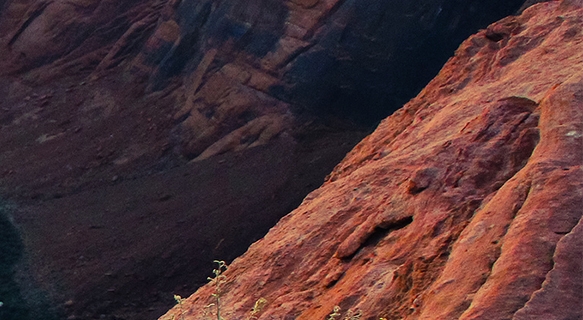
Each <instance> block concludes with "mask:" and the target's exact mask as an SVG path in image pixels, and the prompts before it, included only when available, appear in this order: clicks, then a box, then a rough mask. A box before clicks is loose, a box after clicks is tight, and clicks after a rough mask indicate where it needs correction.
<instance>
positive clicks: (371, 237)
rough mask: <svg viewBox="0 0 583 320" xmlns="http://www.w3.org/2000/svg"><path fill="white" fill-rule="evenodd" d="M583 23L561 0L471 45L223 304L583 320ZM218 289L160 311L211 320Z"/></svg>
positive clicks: (265, 251) (228, 311)
mask: <svg viewBox="0 0 583 320" xmlns="http://www.w3.org/2000/svg"><path fill="white" fill-rule="evenodd" d="M582 30H583V2H581V1H575V0H570V1H569V0H565V1H551V2H544V3H539V4H536V5H534V6H532V7H530V8H528V9H526V10H525V11H524V12H523V13H522V14H521V15H520V16H516V17H514V16H513V17H508V18H505V19H502V20H500V21H498V22H496V23H494V24H492V25H490V26H489V27H488V28H487V29H485V30H482V31H480V32H478V33H477V34H476V35H473V36H471V37H470V38H469V39H468V40H466V41H465V42H463V44H462V45H461V46H460V47H459V49H458V50H457V51H456V54H455V56H454V57H453V58H451V59H450V60H449V61H448V62H447V64H446V65H445V66H444V67H443V69H442V70H441V72H440V73H439V75H438V76H437V77H436V78H435V79H433V80H432V81H431V82H430V83H429V85H428V86H427V87H426V88H425V89H423V90H422V91H421V93H420V94H419V95H418V96H417V97H416V98H414V99H413V100H411V101H410V102H409V103H407V104H406V105H405V106H404V107H403V108H402V109H400V110H398V111H397V112H396V113H395V114H393V115H391V116H389V117H388V118H386V119H385V120H384V121H382V122H381V124H380V125H379V126H378V128H377V129H376V131H375V132H374V133H372V134H371V135H369V136H368V137H367V138H365V139H364V140H363V141H362V142H360V143H359V144H358V145H357V146H356V147H355V148H354V149H353V150H352V151H351V152H350V153H349V154H348V155H347V156H346V158H345V159H344V160H343V161H342V162H341V163H340V164H339V165H338V166H337V167H336V168H335V169H334V171H333V172H332V173H331V174H330V175H329V176H328V179H327V181H326V182H325V183H324V185H323V186H322V187H320V188H319V189H317V190H315V191H313V192H312V193H311V194H309V195H308V196H307V197H306V198H305V199H304V201H303V203H302V204H301V205H300V206H299V207H298V208H297V209H296V210H294V211H293V212H291V213H290V214H288V215H287V216H285V217H284V218H283V219H281V220H280V221H279V222H278V224H277V225H276V226H275V227H273V228H272V229H271V230H270V232H269V233H268V234H267V235H266V236H265V237H264V238H263V239H261V240H259V241H257V242H256V243H254V244H253V245H252V246H251V247H250V248H249V249H248V251H247V252H246V253H245V254H244V255H243V256H241V257H239V258H237V259H236V260H235V261H233V263H232V264H231V265H230V267H229V269H228V270H227V271H226V272H225V273H224V276H225V278H224V283H222V286H221V292H220V295H221V300H220V303H221V312H222V313H221V315H222V316H223V317H224V318H225V319H247V317H248V316H249V313H250V310H251V309H252V308H253V306H254V303H255V301H258V299H260V298H264V299H266V300H267V303H266V305H265V306H264V308H262V310H261V311H260V312H259V313H258V314H256V315H255V317H254V318H257V319H265V320H266V319H310V320H312V319H326V318H327V316H328V315H329V314H331V313H332V310H333V308H334V306H339V307H340V308H341V311H340V313H341V314H342V316H345V315H346V314H347V313H348V312H349V311H352V312H353V313H356V312H358V311H361V312H362V314H363V316H362V317H361V319H378V318H379V317H383V318H386V319H581V318H582V317H583V314H582V305H583V287H582V285H583V265H582V264H583V259H582V258H583V246H582V242H581V239H582V237H583V234H582V232H583V228H582V222H581V217H582V213H583V211H582V208H583V33H582V32H583V31H582ZM215 290H216V287H215V286H212V285H210V284H209V285H206V286H205V287H203V288H201V289H199V290H198V291H197V292H196V293H195V294H194V295H192V296H190V297H189V298H188V299H186V300H185V301H184V302H183V303H182V304H181V305H179V306H176V307H175V308H173V309H172V310H170V311H169V312H168V313H167V314H166V315H164V316H163V317H161V318H160V319H201V318H202V315H203V313H204V311H205V306H207V305H209V303H212V302H213V301H214V300H213V299H212V297H211V295H212V294H213V293H216V292H215ZM211 311H212V310H211Z"/></svg>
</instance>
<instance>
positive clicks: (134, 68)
mask: <svg viewBox="0 0 583 320" xmlns="http://www.w3.org/2000/svg"><path fill="white" fill-rule="evenodd" d="M522 2H523V1H521V0H512V1H501V0H496V1H488V2H485V1H474V0H472V1H465V2H464V3H460V2H459V1H434V0H416V1H408V2H407V3H403V2H400V1H378V0H366V1H341V0H326V1H324V0H308V1H280V0H251V1H250V0H246V1H217V0H204V1H194V0H184V1H176V0H171V1H162V0H149V1H109V0H73V1H65V0H55V1H40V2H30V1H25V0H11V1H6V3H5V4H4V5H3V9H2V12H3V19H0V47H1V48H2V50H0V59H1V61H2V62H1V63H0V67H2V70H3V71H2V73H4V74H12V75H18V74H22V73H23V72H28V73H27V80H30V81H33V82H37V83H38V82H40V83H45V82H47V81H49V80H51V79H54V78H55V77H57V78H58V77H61V76H62V74H63V73H68V74H79V73H80V72H91V74H92V77H91V78H92V79H94V80H96V79H99V78H100V77H101V76H103V75H105V74H108V71H110V70H111V69H112V68H115V67H116V66H119V65H122V66H123V70H124V73H125V75H124V79H133V80H131V81H137V82H142V81H143V82H145V83H146V85H147V88H148V90H149V91H159V90H164V89H167V90H169V91H171V92H172V95H173V97H175V98H176V104H177V105H179V106H180V108H179V109H180V110H179V111H177V112H176V113H175V115H174V116H175V120H176V122H177V124H176V128H175V137H176V139H175V140H176V143H177V144H178V147H177V150H178V151H179V152H180V153H181V154H183V155H184V156H186V157H188V158H190V159H192V158H196V157H198V156H201V155H202V154H203V153H204V156H203V158H205V157H208V156H209V155H210V154H212V153H213V152H226V151H229V150H241V149H244V148H247V147H250V146H256V145H260V144H264V143H266V142H268V141H270V140H271V138H275V137H277V136H278V135H279V134H280V133H282V132H286V131H289V130H288V129H289V128H290V127H291V126H292V125H293V124H294V121H293V120H294V118H293V117H290V113H301V112H304V111H308V112H309V113H315V114H318V115H321V116H322V115H323V116H326V117H328V116H333V117H340V118H343V119H344V120H345V121H346V120H347V119H348V120H349V121H351V122H356V123H359V124H366V125H370V124H374V123H376V122H377V121H378V120H379V119H382V118H383V117H385V116H387V115H389V114H390V113H392V112H393V111H394V110H396V109H397V108H398V107H400V106H401V105H402V104H403V103H405V102H406V101H407V100H409V99H410V98H411V97H412V96H414V95H415V94H416V93H417V92H418V91H419V90H420V89H421V88H422V87H423V86H424V85H425V84H426V83H427V82H428V81H429V80H430V79H431V78H432V77H433V76H434V75H435V74H436V73H437V71H438V70H439V68H440V67H441V65H442V64H443V62H444V61H445V60H446V59H447V58H448V57H449V56H450V55H451V52H452V51H453V50H454V49H455V47H456V46H457V45H458V44H459V43H460V42H461V41H462V40H463V39H465V38H466V37H467V36H468V35H469V33H470V32H471V31H470V30H472V31H473V30H476V29H478V28H480V27H484V26H485V25H486V24H487V23H489V22H491V21H493V20H495V19H499V18H501V17H503V16H506V15H508V14H511V13H513V12H514V11H516V9H518V7H519V6H520V5H521V4H522ZM0 7H2V6H0ZM429 53H430V54H429ZM131 81H130V82H131ZM176 82H179V83H180V88H179V89H178V90H174V89H176ZM262 117H268V118H269V119H272V120H273V121H275V122H277V124H275V125H263V126H262V128H261V129H256V130H252V131H251V132H248V133H247V134H245V135H244V136H243V137H242V138H243V139H242V140H243V141H244V142H242V143H239V144H237V145H233V143H231V145H233V146H232V148H226V149H225V148H224V147H220V146H222V145H224V144H225V142H224V141H221V140H223V139H226V140H229V141H235V140H236V139H237V138H239V137H240V133H241V130H243V131H245V130H244V129H242V128H243V127H245V126H256V125H257V124H249V122H250V121H253V120H255V119H258V118H262ZM276 118H277V120H275V119H276ZM263 122H264V121H263ZM263 132H267V133H265V134H262V133H263ZM215 144H218V145H215ZM207 149H209V150H207ZM213 150H214V151H213ZM217 150H220V151H217Z"/></svg>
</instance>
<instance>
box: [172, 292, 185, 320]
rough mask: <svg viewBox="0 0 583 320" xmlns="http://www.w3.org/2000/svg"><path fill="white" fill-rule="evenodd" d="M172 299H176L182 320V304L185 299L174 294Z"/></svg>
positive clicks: (182, 319)
mask: <svg viewBox="0 0 583 320" xmlns="http://www.w3.org/2000/svg"><path fill="white" fill-rule="evenodd" d="M174 300H176V303H177V304H178V305H179V308H180V320H184V309H183V307H182V305H183V304H184V300H185V299H183V298H182V297H181V296H179V295H177V294H175V295H174ZM172 319H174V317H172Z"/></svg>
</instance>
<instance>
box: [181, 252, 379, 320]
mask: <svg viewBox="0 0 583 320" xmlns="http://www.w3.org/2000/svg"><path fill="white" fill-rule="evenodd" d="M213 262H214V263H216V264H217V265H218V266H217V268H216V269H213V276H212V277H208V278H207V279H208V280H209V283H210V284H212V285H213V286H214V288H215V290H214V292H213V293H212V294H211V297H212V299H213V302H211V303H210V304H208V305H206V306H205V307H204V311H203V319H204V320H213V319H216V320H226V319H225V318H223V317H222V316H221V295H222V285H223V284H224V283H225V280H226V277H225V276H224V275H223V272H225V271H226V270H227V268H228V266H227V263H226V262H225V261H222V260H215V261H213ZM174 300H176V303H177V304H178V305H179V309H180V318H179V320H184V319H185V318H184V309H183V304H184V301H185V299H183V298H182V297H181V296H179V295H174ZM266 305H267V300H266V299H265V298H259V299H258V300H257V301H255V305H254V306H253V309H252V310H251V312H250V313H249V316H248V317H247V318H246V320H257V319H258V317H259V314H260V313H261V311H262V310H263V308H264V307H265V306H266ZM213 311H214V312H213ZM213 313H214V317H213ZM362 315H363V314H362V311H361V310H360V309H356V310H352V309H349V310H348V311H347V312H346V314H345V315H344V317H343V318H342V319H341V320H360V318H361V317H362ZM341 316H342V313H341V308H340V306H334V309H333V310H332V313H330V314H329V315H328V318H327V319H326V320H340V317H341ZM170 320H175V316H172V318H170ZM379 320H386V319H385V318H379Z"/></svg>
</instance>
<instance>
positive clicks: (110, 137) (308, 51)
mask: <svg viewBox="0 0 583 320" xmlns="http://www.w3.org/2000/svg"><path fill="white" fill-rule="evenodd" d="M519 2H521V1H518V0H513V1H488V2H484V1H466V2H463V3H462V2H460V1H453V0H415V1H408V2H407V3H406V4H405V3H402V1H401V2H399V1H378V0H359V1H343V0H319V1H317V0H292V1H275V0H269V1H268V0H253V1H239V0H237V1H222V0H213V1H195V0H182V1H175V0H168V1H163V0H162V1H160V0H148V1H133V0H124V1H111V0H47V1H30V0H0V97H2V99H0V198H2V199H1V200H2V201H5V202H6V203H8V204H10V206H9V207H8V208H10V210H9V211H8V212H7V214H8V215H9V216H10V220H11V221H14V223H15V224H16V225H17V228H18V231H19V232H20V235H21V237H22V239H21V241H22V243H23V245H24V248H23V253H22V255H19V257H21V258H20V260H19V261H18V262H17V263H18V264H17V265H14V264H13V262H16V261H12V260H10V261H9V262H10V263H9V265H10V268H12V269H13V270H15V272H14V273H13V272H11V271H8V272H7V273H6V274H5V275H6V277H8V278H12V279H13V280H17V282H18V284H19V286H20V288H21V289H22V300H19V301H22V303H20V302H14V300H13V301H12V302H9V301H6V300H2V299H3V298H0V300H2V302H4V306H3V309H2V310H3V311H6V310H14V309H13V308H14V307H17V308H19V309H22V310H28V309H29V307H30V308H32V309H34V308H36V309H37V310H32V309H31V310H28V311H26V312H29V314H30V317H28V318H30V319H35V320H39V319H43V317H45V318H47V319H48V318H49V317H51V314H52V311H54V312H55V313H57V314H59V318H70V319H73V318H77V319H94V318H95V319H97V318H99V319H102V318H104V317H105V318H106V319H128V320H129V319H148V318H157V317H158V316H159V315H161V314H163V313H164V312H166V311H167V310H168V308H169V307H170V306H172V305H173V303H174V300H173V299H172V294H173V293H176V294H181V295H183V296H184V295H187V294H190V293H192V292H193V291H194V290H195V289H196V288H198V287H199V286H200V285H201V284H203V283H204V282H205V279H206V277H207V275H208V270H210V268H211V261H212V260H213V259H215V258H222V259H226V260H232V259H233V258H235V257H236V256H239V255H240V254H242V253H243V252H244V251H245V250H246V249H247V248H248V246H249V245H250V244H251V243H252V242H254V241H255V240H257V239H259V238H261V237H262V236H263V235H264V234H265V233H266V232H267V230H268V229H269V228H270V227H272V226H273V225H274V224H275V222H276V221H277V220H278V219H280V218H281V217H282V216H284V215H285V214H287V213H289V212H290V211H291V210H292V209H294V208H296V207H297V206H298V205H299V203H300V202H301V200H302V199H303V198H304V197H305V195H306V194H307V193H309V192H310V191H312V190H313V189H314V188H315V187H317V186H318V185H320V184H321V183H322V181H323V178H324V176H325V175H326V174H328V173H330V171H331V170H332V168H333V167H334V165H336V164H337V163H338V161H340V159H341V158H342V157H343V156H344V155H345V154H346V152H347V151H349V150H350V149H352V147H353V146H354V145H355V144H356V143H357V142H358V141H359V140H360V139H361V138H362V137H363V136H364V132H366V131H368V130H370V127H366V125H367V124H370V123H376V121H379V120H380V118H381V117H384V116H385V115H387V114H389V113H391V112H392V111H393V110H394V109H395V108H397V107H400V106H401V105H402V103H403V102H405V101H406V100H408V99H409V98H411V97H412V96H413V95H414V94H415V93H417V91H418V90H420V89H421V88H422V87H423V86H424V85H425V83H426V82H427V81H429V79H430V78H432V77H433V75H434V73H437V71H438V69H439V68H440V67H441V66H442V64H443V63H444V62H445V60H446V59H447V58H448V57H449V56H450V55H451V53H452V52H453V50H454V49H455V47H457V46H458V45H459V42H461V41H462V40H463V39H465V38H466V37H467V35H469V34H470V33H471V32H474V31H475V30H477V28H479V27H485V26H486V25H487V23H489V22H490V21H494V20H495V19H498V18H500V17H502V16H505V15H507V14H509V13H511V12H514V10H516V9H517V8H518V7H519V5H520V3H519ZM574 32H575V35H577V33H576V31H574ZM505 35H508V32H507V30H506V29H502V30H494V31H492V32H490V34H489V37H490V38H491V39H494V40H495V39H498V38H500V39H499V40H501V39H503V38H504V37H505ZM512 103H514V102H512ZM517 103H518V104H519V105H522V104H521V102H520V101H519V102H517ZM522 107H524V108H527V109H528V108H529V107H528V104H524V105H523V106H522ZM522 107H521V108H522ZM354 123H357V124H354ZM362 124H364V125H365V129H364V130H366V131H364V130H363V129H362ZM528 128H530V127H528ZM528 128H525V130H527V129H528ZM525 139H526V138H525ZM526 141H527V142H528V139H527V140H526ZM364 160H366V159H364ZM355 163H356V162H355ZM512 166H516V165H512ZM512 168H514V167H512ZM346 169H347V170H348V169H349V168H346ZM347 172H348V171H347ZM432 172H433V171H432V170H429V171H427V172H426V173H424V172H420V173H419V181H418V183H417V184H418V186H413V187H411V188H412V190H417V189H419V190H422V189H423V188H424V187H423V185H425V184H427V183H428V182H427V181H428V179H429V178H428V177H430V176H431V174H433V173H432ZM338 174H341V173H340V171H339V172H338ZM410 220H411V219H410V218H409V216H408V215H407V214H405V215H403V216H398V217H396V218H389V220H388V221H385V222H383V224H389V225H391V224H393V223H394V224H395V225H397V226H400V225H404V224H406V223H407V222H408V221H410ZM359 232H360V233H357V234H355V235H354V237H357V238H358V237H361V236H359V234H361V233H362V234H365V235H364V236H362V237H366V233H367V232H368V231H366V230H365V229H363V231H359ZM0 236H1V235H0ZM354 237H353V238H354ZM359 241H360V240H358V239H356V240H354V241H351V242H347V244H345V245H344V246H343V249H342V250H340V251H341V252H344V254H349V252H350V251H351V250H354V248H353V247H354V246H355V244H356V245H357V244H358V243H359ZM341 254H342V253H341ZM0 260H1V259H0ZM23 279H24V280H23ZM6 283H7V284H10V285H12V282H11V281H7V282H6ZM0 287H2V288H4V287H6V288H8V289H7V290H12V291H13V289H12V288H9V286H8V285H5V284H4V283H3V282H2V283H0ZM2 288H0V290H1V289H2ZM18 296H20V295H18ZM45 296H46V297H47V298H48V299H47V300H46V301H47V303H45V302H44V299H41V298H42V297H45ZM18 299H20V298H18ZM41 300H43V301H41ZM39 301H40V303H39ZM16 304H19V305H18V306H15V305H16ZM47 305H49V306H51V307H50V309H51V310H47V308H46V306H47ZM35 306H36V307H35ZM37 311H38V312H37ZM35 312H36V313H35ZM37 315H42V317H41V316H37ZM5 316H6V317H8V318H7V319H11V318H10V315H6V313H3V314H2V315H0V318H2V319H3V320H4V318H5ZM12 318H13V319H17V320H24V319H26V317H24V316H18V315H16V316H14V315H12Z"/></svg>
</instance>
